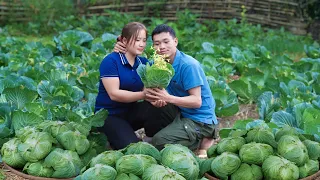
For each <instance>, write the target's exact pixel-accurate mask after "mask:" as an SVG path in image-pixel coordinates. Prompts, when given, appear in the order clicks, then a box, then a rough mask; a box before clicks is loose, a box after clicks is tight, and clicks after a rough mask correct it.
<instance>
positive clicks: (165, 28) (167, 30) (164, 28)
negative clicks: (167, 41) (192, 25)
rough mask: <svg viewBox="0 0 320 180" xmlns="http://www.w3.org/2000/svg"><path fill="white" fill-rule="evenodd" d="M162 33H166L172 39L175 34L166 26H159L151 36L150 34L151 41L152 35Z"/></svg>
mask: <svg viewBox="0 0 320 180" xmlns="http://www.w3.org/2000/svg"><path fill="white" fill-rule="evenodd" d="M163 32H168V33H169V34H170V35H171V36H172V37H173V38H175V37H176V32H174V30H173V29H172V28H171V27H170V26H168V25H166V24H160V25H158V26H157V27H156V28H154V30H153V31H152V34H151V37H152V39H153V36H154V35H157V34H160V33H163Z"/></svg>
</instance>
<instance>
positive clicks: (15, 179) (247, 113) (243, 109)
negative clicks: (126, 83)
mask: <svg viewBox="0 0 320 180" xmlns="http://www.w3.org/2000/svg"><path fill="white" fill-rule="evenodd" d="M258 117H259V115H258V112H257V107H256V105H240V110H239V112H238V113H237V114H235V115H234V116H231V117H225V118H221V119H220V121H219V129H221V128H226V127H232V126H233V124H234V122H235V121H237V120H244V119H248V118H253V119H256V118H258ZM136 133H137V135H138V136H144V131H143V130H140V131H137V132H136ZM0 169H2V170H3V171H4V173H5V175H6V177H7V178H6V180H28V179H25V178H22V177H20V176H17V175H15V174H13V173H11V172H10V171H9V170H7V169H5V168H4V167H3V165H2V164H0ZM315 180H320V177H318V178H317V179H315Z"/></svg>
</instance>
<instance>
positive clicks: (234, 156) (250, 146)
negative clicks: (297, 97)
mask: <svg viewBox="0 0 320 180" xmlns="http://www.w3.org/2000/svg"><path fill="white" fill-rule="evenodd" d="M207 155H208V159H205V160H202V161H201V162H200V168H201V169H202V171H204V172H202V173H205V172H207V173H208V174H211V175H212V176H215V177H218V178H220V179H228V178H229V179H231V180H260V179H277V180H295V179H299V178H305V177H307V176H310V175H312V174H314V173H316V172H317V171H319V160H320V144H319V143H318V142H315V141H311V140H309V139H306V138H305V137H304V136H302V135H301V134H299V132H297V131H296V130H295V129H293V128H291V127H284V128H281V129H278V130H277V131H274V132H273V131H272V130H271V129H269V128H267V127H256V128H253V129H249V130H240V129H237V130H232V131H231V132H230V133H229V136H228V137H227V138H224V139H222V140H221V141H220V142H219V143H218V144H215V145H213V146H211V147H210V148H209V149H208V151H207Z"/></svg>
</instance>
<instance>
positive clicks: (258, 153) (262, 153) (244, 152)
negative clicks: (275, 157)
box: [239, 142, 273, 165]
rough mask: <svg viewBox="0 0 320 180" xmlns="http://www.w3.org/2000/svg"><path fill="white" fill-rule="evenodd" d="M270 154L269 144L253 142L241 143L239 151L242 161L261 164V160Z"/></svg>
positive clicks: (271, 151)
mask: <svg viewBox="0 0 320 180" xmlns="http://www.w3.org/2000/svg"><path fill="white" fill-rule="evenodd" d="M272 154H273V148H272V147H271V146H270V145H268V144H262V143H255V142H252V143H248V144H245V145H243V146H242V147H241V149H240V151H239V156H240V159H241V161H242V162H244V163H248V164H256V165H262V163H263V161H264V160H265V159H267V158H268V156H270V155H272Z"/></svg>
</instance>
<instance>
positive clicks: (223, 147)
mask: <svg viewBox="0 0 320 180" xmlns="http://www.w3.org/2000/svg"><path fill="white" fill-rule="evenodd" d="M245 143H246V140H245V139H244V138H243V137H228V138H224V139H222V140H221V141H220V142H219V144H218V147H217V152H218V154H221V153H223V152H232V153H238V151H239V150H240V148H241V147H242V145H244V144H245Z"/></svg>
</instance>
